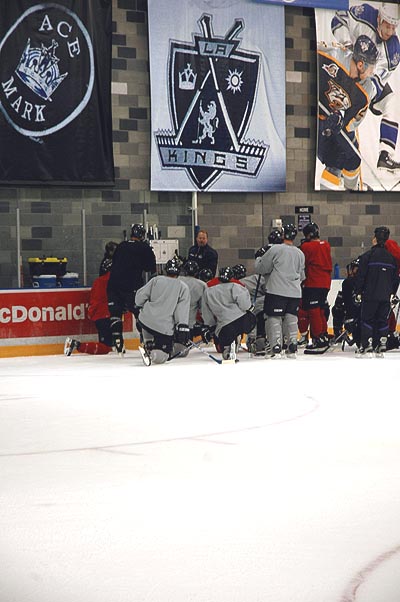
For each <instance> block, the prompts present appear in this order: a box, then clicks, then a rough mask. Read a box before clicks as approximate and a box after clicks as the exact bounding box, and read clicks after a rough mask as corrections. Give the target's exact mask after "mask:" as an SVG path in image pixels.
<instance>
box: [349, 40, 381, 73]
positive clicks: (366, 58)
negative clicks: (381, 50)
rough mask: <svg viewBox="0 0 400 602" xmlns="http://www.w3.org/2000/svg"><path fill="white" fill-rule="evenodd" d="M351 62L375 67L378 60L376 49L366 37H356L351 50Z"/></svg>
mask: <svg viewBox="0 0 400 602" xmlns="http://www.w3.org/2000/svg"><path fill="white" fill-rule="evenodd" d="M353 60H354V61H355V62H356V63H358V62H359V61H361V62H363V63H367V65H375V64H376V61H377V60H378V49H377V47H376V45H375V44H374V42H373V41H372V40H371V38H369V37H368V36H366V35H364V34H362V35H361V36H358V38H357V39H356V41H355V44H354V48H353Z"/></svg>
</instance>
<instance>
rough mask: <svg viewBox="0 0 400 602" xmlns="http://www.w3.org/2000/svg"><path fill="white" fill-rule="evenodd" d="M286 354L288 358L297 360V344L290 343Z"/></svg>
mask: <svg viewBox="0 0 400 602" xmlns="http://www.w3.org/2000/svg"><path fill="white" fill-rule="evenodd" d="M285 353H286V357H287V358H289V359H292V360H295V359H296V357H297V344H296V343H289V345H288V347H287V349H286V351H285Z"/></svg>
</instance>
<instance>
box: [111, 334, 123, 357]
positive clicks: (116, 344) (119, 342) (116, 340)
mask: <svg viewBox="0 0 400 602" xmlns="http://www.w3.org/2000/svg"><path fill="white" fill-rule="evenodd" d="M113 349H114V350H115V351H116V352H117V354H118V356H119V357H124V353H125V345H124V339H123V338H122V336H120V335H115V336H113Z"/></svg>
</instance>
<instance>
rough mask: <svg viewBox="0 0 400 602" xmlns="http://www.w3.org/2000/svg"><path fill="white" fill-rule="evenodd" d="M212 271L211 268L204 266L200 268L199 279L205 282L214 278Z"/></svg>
mask: <svg viewBox="0 0 400 602" xmlns="http://www.w3.org/2000/svg"><path fill="white" fill-rule="evenodd" d="M212 277H213V275H212V271H211V270H209V269H208V268H203V269H202V270H199V273H198V278H199V280H202V281H203V282H206V283H207V282H209V281H210V280H212Z"/></svg>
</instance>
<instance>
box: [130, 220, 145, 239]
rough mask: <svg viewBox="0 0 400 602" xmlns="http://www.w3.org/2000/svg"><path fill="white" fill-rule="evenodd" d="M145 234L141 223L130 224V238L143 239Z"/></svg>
mask: <svg viewBox="0 0 400 602" xmlns="http://www.w3.org/2000/svg"><path fill="white" fill-rule="evenodd" d="M145 236H146V230H145V229H144V226H143V225H142V224H132V226H131V238H138V239H139V240H143V239H144V238H145Z"/></svg>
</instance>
